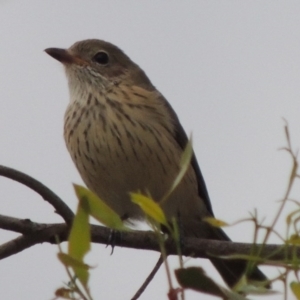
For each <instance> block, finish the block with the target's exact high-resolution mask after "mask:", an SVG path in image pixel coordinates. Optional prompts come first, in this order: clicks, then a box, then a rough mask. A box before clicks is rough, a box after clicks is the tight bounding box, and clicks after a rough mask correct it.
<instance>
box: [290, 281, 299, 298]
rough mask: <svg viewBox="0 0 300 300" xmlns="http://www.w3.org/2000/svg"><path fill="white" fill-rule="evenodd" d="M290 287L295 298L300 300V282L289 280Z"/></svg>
mask: <svg viewBox="0 0 300 300" xmlns="http://www.w3.org/2000/svg"><path fill="white" fill-rule="evenodd" d="M290 287H291V290H292V292H293V293H294V295H295V296H296V298H297V300H300V283H299V282H295V281H293V282H291V284H290Z"/></svg>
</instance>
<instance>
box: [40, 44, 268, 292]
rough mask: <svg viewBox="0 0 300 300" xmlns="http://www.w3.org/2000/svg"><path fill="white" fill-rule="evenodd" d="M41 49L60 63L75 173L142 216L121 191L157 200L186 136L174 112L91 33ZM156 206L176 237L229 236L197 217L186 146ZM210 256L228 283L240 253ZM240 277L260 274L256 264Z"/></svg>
mask: <svg viewBox="0 0 300 300" xmlns="http://www.w3.org/2000/svg"><path fill="white" fill-rule="evenodd" d="M45 51H46V52H47V53H48V54H49V55H50V56H52V57H53V58H55V59H56V60H58V61H60V62H61V63H62V64H63V65H64V67H65V71H66V75H67V79H68V84H69V91H70V103H69V105H68V108H67V111H66V113H65V124H64V137H65V141H66V145H67V148H68V150H69V152H70V155H71V157H72V159H73V161H74V163H75V165H76V167H77V169H78V171H79V173H80V174H81V177H82V179H83V181H84V182H85V183H86V185H87V186H88V187H89V188H90V189H91V190H92V191H93V192H94V193H95V194H97V195H98V196H99V197H100V198H101V199H102V200H103V201H105V202H106V203H107V204H108V205H109V206H110V207H111V208H112V209H114V210H115V211H116V212H117V213H118V214H119V215H120V216H121V217H122V218H123V219H142V218H143V217H144V215H143V213H142V211H141V210H140V208H139V207H138V206H137V205H136V204H134V203H132V202H131V200H130V196H129V192H134V191H141V192H144V193H147V192H149V193H150V194H151V196H152V198H153V199H155V200H156V201H160V200H161V198H162V197H163V196H164V195H165V193H166V192H167V190H168V189H169V188H170V186H171V184H172V183H173V181H174V179H175V177H176V175H177V174H178V171H179V164H180V158H181V155H182V152H183V150H184V148H185V146H186V144H187V142H188V139H187V136H186V133H185V132H184V129H183V128H182V126H181V124H180V122H179V119H178V117H177V115H176V113H175V112H174V110H173V109H172V107H171V106H170V104H169V103H168V102H167V100H166V99H165V98H164V96H163V95H162V94H161V93H160V92H159V91H158V90H157V89H156V88H155V87H154V86H153V84H152V83H151V81H150V80H149V78H148V77H147V75H146V74H145V72H144V71H143V70H142V69H141V68H140V67H139V66H138V65H137V64H135V63H134V62H133V61H132V60H131V59H130V58H129V57H128V56H127V55H126V54H125V53H124V52H123V51H122V50H120V49H119V48H118V47H116V46H115V45H113V44H111V43H108V42H105V41H102V40H95V39H91V40H84V41H80V42H77V43H75V44H74V45H73V46H71V47H70V48H69V49H59V48H48V49H46V50H45ZM162 208H163V210H164V212H165V214H166V216H167V218H168V219H169V220H171V218H173V217H175V218H177V220H178V223H179V224H180V227H181V228H182V234H183V237H184V236H187V237H198V238H205V239H216V240H224V241H229V238H228V237H227V236H226V234H225V233H224V232H223V231H222V230H221V229H219V228H213V227H211V226H210V225H209V224H208V223H207V222H204V221H203V218H204V217H210V216H213V211H212V207H211V203H210V199H209V195H208V192H207V189H206V186H205V182H204V179H203V177H202V174H201V171H200V168H199V166H198V163H197V160H196V157H195V155H194V154H193V156H192V159H191V163H190V165H189V168H188V170H187V172H186V174H185V176H184V177H183V179H182V181H181V182H180V184H179V185H178V186H177V188H176V189H175V190H174V191H173V192H172V194H171V195H170V197H169V198H168V199H167V201H165V202H164V203H163V205H162ZM211 261H212V263H213V264H214V266H215V267H216V268H217V270H218V271H219V273H220V275H221V276H222V277H223V279H224V281H225V282H226V283H227V284H228V285H229V286H233V285H234V284H235V283H237V282H238V280H239V279H240V277H241V275H243V273H244V272H245V268H246V262H244V261H241V260H226V261H225V260H221V259H217V258H212V259H211ZM248 277H249V279H252V280H257V281H264V280H266V277H265V276H264V275H263V273H261V272H260V271H259V269H258V268H254V270H252V273H251V274H248Z"/></svg>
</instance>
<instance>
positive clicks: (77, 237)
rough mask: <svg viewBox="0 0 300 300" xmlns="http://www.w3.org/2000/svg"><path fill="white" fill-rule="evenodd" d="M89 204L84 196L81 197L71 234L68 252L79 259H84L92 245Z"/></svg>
mask: <svg viewBox="0 0 300 300" xmlns="http://www.w3.org/2000/svg"><path fill="white" fill-rule="evenodd" d="M87 205H88V204H87V202H86V200H85V199H84V198H79V204H78V207H77V212H76V215H75V217H74V220H73V224H72V228H71V232H70V235H69V244H68V253H69V255H70V256H72V257H73V258H75V259H78V260H79V261H82V259H83V257H84V255H85V254H86V253H87V252H88V251H89V250H90V245H91V233H90V224H89V214H88V209H87Z"/></svg>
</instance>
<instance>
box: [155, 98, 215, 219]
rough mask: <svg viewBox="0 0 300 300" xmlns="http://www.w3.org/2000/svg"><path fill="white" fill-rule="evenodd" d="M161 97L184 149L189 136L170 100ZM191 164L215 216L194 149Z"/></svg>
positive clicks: (206, 201) (204, 199)
mask: <svg viewBox="0 0 300 300" xmlns="http://www.w3.org/2000/svg"><path fill="white" fill-rule="evenodd" d="M161 97H162V101H163V102H164V103H165V105H166V107H167V109H168V111H169V112H170V114H171V116H172V119H173V120H174V124H175V135H174V139H175V140H176V142H177V144H178V145H179V146H180V148H181V149H182V150H184V148H185V147H186V144H187V142H188V137H187V135H186V133H185V131H184V129H183V127H182V125H181V124H180V122H179V119H178V116H177V114H176V113H175V111H174V110H173V108H172V107H171V105H170V104H169V103H168V101H167V100H166V99H165V98H164V97H163V96H161ZM191 165H192V168H193V169H194V172H195V174H196V177H197V183H198V194H199V197H200V198H201V199H202V200H203V201H204V203H205V205H206V207H207V210H208V211H209V213H210V214H211V215H212V216H213V215H214V214H213V210H212V206H211V203H210V199H209V195H208V191H207V188H206V184H205V181H204V178H203V176H202V173H201V170H200V167H199V165H198V162H197V158H196V155H195V153H194V151H193V156H192V159H191Z"/></svg>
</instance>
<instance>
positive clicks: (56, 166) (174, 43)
mask: <svg viewBox="0 0 300 300" xmlns="http://www.w3.org/2000/svg"><path fill="white" fill-rule="evenodd" d="M299 16H300V2H299V1H274V0H271V1H246V0H244V1H240V0H236V1H213V0H210V1H200V0H197V1H172V2H171V1H100V0H98V1H96V0H95V1H75V0H72V1H71V0H68V1H67V0H65V1H53V0H51V1H50V0H43V1H38V0H36V1H33V0H27V1H12V0H11V1H4V0H2V1H0V41H1V46H0V83H1V84H0V128H1V130H0V141H1V142H0V143H1V145H0V164H3V165H6V166H10V167H13V168H16V169H18V170H20V171H23V172H25V173H28V174H30V175H31V176H33V177H35V178H37V179H39V180H41V181H42V182H43V183H44V184H46V185H47V186H48V187H49V188H51V189H52V190H53V191H54V192H56V193H57V194H58V195H59V196H60V197H62V198H63V199H64V200H65V202H66V203H67V204H68V205H69V206H70V207H71V208H72V209H73V210H74V209H75V207H76V198H75V196H74V192H73V190H72V185H71V183H72V182H76V183H82V181H81V179H80V177H79V175H78V173H77V171H76V169H75V167H74V165H73V163H72V161H71V159H70V157H69V154H68V152H67V150H66V147H65V145H64V140H63V135H62V133H63V114H64V111H65V108H66V106H67V104H68V88H67V81H66V78H65V75H64V71H63V68H62V67H61V65H60V64H59V63H58V62H56V61H55V60H53V59H52V58H51V57H49V56H48V55H47V54H45V53H44V52H43V50H44V49H45V48H48V47H61V48H63V47H69V46H70V45H71V44H73V43H74V42H76V41H79V40H82V39H87V38H99V39H104V40H107V41H110V42H112V43H114V44H116V45H118V46H119V47H120V48H121V49H123V50H124V51H125V52H126V53H127V54H128V55H129V56H130V57H131V58H132V60H134V61H135V62H136V63H138V64H139V65H140V66H141V67H142V68H143V69H144V70H145V71H146V73H147V74H148V76H149V77H150V79H151V81H152V82H153V84H154V85H155V86H156V87H157V88H158V89H159V90H160V91H161V92H162V93H163V94H164V96H165V97H166V98H167V99H168V101H169V102H170V103H171V105H172V106H173V107H174V109H175V110H176V112H177V113H178V115H179V118H180V120H181V122H182V124H183V126H184V128H185V129H186V131H187V133H188V134H189V133H191V132H193V140H194V148H195V152H196V155H197V158H198V162H199V164H200V167H201V169H202V172H203V174H204V177H205V180H206V183H207V186H208V190H209V193H210V197H211V200H212V205H213V208H214V212H215V215H216V216H217V217H218V218H220V219H223V220H225V221H229V222H230V221H235V220H238V219H240V218H245V217H247V216H249V212H253V211H254V208H257V209H258V211H259V215H260V217H261V218H263V217H265V218H266V221H265V222H266V224H269V223H270V222H271V220H272V219H273V217H274V214H275V212H276V209H277V208H278V200H280V199H281V197H282V196H283V194H284V191H285V189H286V185H287V180H288V175H289V171H290V168H291V160H290V157H289V156H288V155H287V153H285V152H283V151H278V149H279V148H280V147H283V146H285V145H286V141H285V136H284V131H283V126H284V122H283V118H285V119H286V120H287V121H288V123H289V126H290V131H291V137H292V141H293V144H294V147H295V148H299V146H300V138H299V137H300V18H299ZM299 192H300V188H299V185H298V186H296V187H295V191H294V192H293V194H292V196H293V197H294V198H295V199H298V200H299ZM0 193H1V201H0V213H1V214H5V215H9V216H14V217H19V218H30V219H31V220H33V221H37V222H60V221H61V219H60V218H59V217H58V216H56V215H55V214H54V213H53V208H52V207H51V206H50V205H48V204H47V203H46V202H44V201H43V200H42V199H41V197H39V196H38V195H36V194H35V193H33V192H32V191H30V190H28V189H27V188H25V187H23V186H21V185H19V184H17V183H15V182H12V181H10V180H8V179H5V178H0ZM291 209H292V207H291ZM291 209H289V210H287V212H289V211H291ZM281 220H282V223H281V225H279V226H278V228H277V229H278V230H279V231H280V232H281V233H283V232H284V229H285V227H284V218H282V219H281ZM226 232H227V233H228V234H229V235H230V236H231V237H232V239H233V240H235V241H242V242H250V241H251V239H252V236H253V228H252V226H251V224H245V225H239V226H235V227H234V228H229V229H228V230H227V231H226ZM15 236H16V235H13V234H7V233H6V232H5V231H1V232H0V241H1V242H5V241H8V240H9V239H10V238H12V237H15ZM271 241H272V242H276V241H277V242H278V240H276V239H275V238H274V239H272V240H271ZM110 251H111V250H110V249H109V248H105V246H103V245H95V246H93V249H92V255H90V257H89V262H90V263H91V264H92V265H97V268H96V269H95V270H93V271H92V280H91V289H92V294H93V295H95V299H130V297H131V296H132V295H133V294H134V293H135V291H136V290H137V289H138V288H139V286H140V284H141V283H142V282H143V280H144V278H145V277H146V276H147V275H148V273H149V272H150V270H151V268H152V266H153V265H154V263H155V262H156V260H157V258H158V254H157V253H152V252H146V251H136V250H127V249H121V248H116V249H115V253H114V254H113V255H112V256H110ZM56 253H57V247H56V246H51V245H37V246H34V247H32V248H31V249H28V250H26V251H24V252H23V253H20V254H17V255H14V256H12V257H9V258H7V259H5V260H2V261H1V262H0V281H1V287H0V299H6V300H15V299H25V300H27V299H28V300H29V299H30V300H32V299H38V300H40V299H51V298H53V293H54V290H55V289H56V288H57V287H59V286H61V285H62V282H63V281H67V276H66V274H65V271H64V269H63V267H62V266H61V265H60V263H59V262H58V260H57V258H56ZM171 261H172V262H173V267H174V268H175V267H177V260H176V259H174V258H173V259H171ZM187 265H201V266H203V267H204V268H205V269H206V271H207V273H209V274H210V275H211V276H213V277H214V278H215V279H216V280H218V281H219V282H222V281H221V279H220V277H218V275H217V273H216V271H215V270H214V269H213V267H212V266H211V264H210V263H209V262H208V261H206V260H200V259H198V260H192V259H190V260H189V261H188V263H187ZM264 271H265V272H266V273H267V274H268V275H269V276H275V275H276V274H277V273H276V272H275V271H272V270H270V269H264ZM275 287H276V289H278V290H282V287H281V285H280V284H279V285H276V286H275ZM166 292H167V281H166V275H165V272H164V269H163V268H162V269H161V271H160V272H159V273H158V275H157V276H156V277H155V279H154V280H153V282H152V283H151V284H150V286H149V287H148V289H147V290H146V292H145V294H144V295H143V296H142V298H141V299H146V300H150V299H166V296H165V295H166ZM271 298H272V299H281V298H282V296H278V297H277V298H276V297H275V296H271V297H270V299H271ZM186 299H188V300H189V299H199V295H198V294H196V293H194V292H189V293H187V298H186ZM201 299H211V298H210V297H202V296H201Z"/></svg>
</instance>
